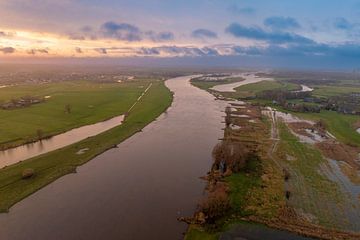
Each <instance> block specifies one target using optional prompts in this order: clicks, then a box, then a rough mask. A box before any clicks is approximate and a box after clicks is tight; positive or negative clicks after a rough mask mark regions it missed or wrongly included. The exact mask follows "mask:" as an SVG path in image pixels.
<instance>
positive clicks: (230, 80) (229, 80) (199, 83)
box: [190, 77, 243, 90]
mask: <svg viewBox="0 0 360 240" xmlns="http://www.w3.org/2000/svg"><path fill="white" fill-rule="evenodd" d="M242 80H243V78H241V77H237V78H226V79H223V80H217V81H203V80H198V79H192V80H191V81H190V82H191V84H192V85H194V86H195V87H198V88H200V89H203V90H209V89H210V88H212V87H214V86H216V85H220V84H229V83H235V82H240V81H242Z"/></svg>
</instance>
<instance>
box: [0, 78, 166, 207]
mask: <svg viewBox="0 0 360 240" xmlns="http://www.w3.org/2000/svg"><path fill="white" fill-rule="evenodd" d="M129 91H130V90H129ZM137 91H138V90H137V89H136V90H132V91H130V92H131V93H132V94H134V95H135V92H137ZM132 94H130V95H132ZM135 98H136V97H135ZM171 102H172V94H171V92H170V91H169V89H167V88H166V87H165V85H164V83H163V82H154V83H153V85H152V87H151V88H150V89H149V91H148V92H147V94H146V95H145V96H144V97H143V98H142V99H141V100H140V102H139V103H138V104H137V105H136V106H135V107H134V108H133V109H132V111H131V113H130V115H129V116H128V117H127V118H126V120H125V121H124V123H123V124H122V125H120V126H118V127H115V128H113V129H111V130H109V131H106V132H104V133H101V134H99V135H97V136H94V137H91V138H87V139H85V140H83V141H81V142H78V143H75V144H72V145H70V146H67V147H65V148H62V149H59V150H56V151H53V152H50V153H47V154H44V155H41V156H38V157H35V158H32V159H29V160H26V161H23V162H20V163H17V164H15V165H11V166H9V167H6V168H3V169H0V211H1V212H4V211H8V210H9V208H10V207H11V206H12V205H14V204H15V203H16V202H18V201H20V200H21V199H23V198H25V197H27V196H28V195H30V194H32V193H34V192H35V191H37V190H39V189H40V188H42V187H44V186H46V185H47V184H49V183H51V182H53V181H55V180H56V179H58V178H59V177H61V176H63V175H66V174H69V173H72V172H74V171H75V170H76V167H77V166H79V165H82V164H84V163H86V162H87V161H89V160H91V159H92V158H94V157H95V156H97V155H99V154H100V153H102V152H104V151H106V150H107V149H109V148H111V147H113V146H114V145H116V144H118V143H120V142H122V141H123V140H125V139H126V138H128V137H130V136H131V135H133V134H135V133H136V132H138V131H140V130H141V129H142V128H144V127H145V126H146V125H147V124H148V123H150V122H151V121H153V120H154V119H155V118H156V117H158V116H159V115H160V114H161V113H162V112H164V111H165V110H166V109H167V108H168V107H169V106H170V104H171ZM115 104H116V103H115ZM118 104H119V105H122V103H121V102H119V103H118ZM129 104H130V103H129ZM124 106H125V104H124ZM83 148H89V150H88V151H87V152H85V153H84V154H82V155H77V154H76V152H77V151H78V150H79V149H83ZM27 168H32V169H34V170H35V176H34V177H33V178H30V179H27V180H23V179H22V178H21V173H22V171H23V170H24V169H27Z"/></svg>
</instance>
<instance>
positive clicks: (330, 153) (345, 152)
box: [316, 141, 360, 170]
mask: <svg viewBox="0 0 360 240" xmlns="http://www.w3.org/2000/svg"><path fill="white" fill-rule="evenodd" d="M316 146H317V147H318V148H319V149H320V151H321V152H322V154H323V155H324V156H326V157H328V158H331V159H334V160H338V161H344V162H346V163H348V164H349V165H350V166H352V167H354V168H355V169H358V170H360V165H359V161H357V159H358V158H359V153H360V148H359V147H356V146H349V145H346V144H344V143H339V142H335V141H325V142H320V143H317V144H316Z"/></svg>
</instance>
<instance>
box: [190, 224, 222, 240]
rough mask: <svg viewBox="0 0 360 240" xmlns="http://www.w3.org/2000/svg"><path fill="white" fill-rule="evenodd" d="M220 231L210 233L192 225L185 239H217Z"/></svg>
mask: <svg viewBox="0 0 360 240" xmlns="http://www.w3.org/2000/svg"><path fill="white" fill-rule="evenodd" d="M217 239H219V233H209V232H206V231H204V230H202V229H199V228H197V227H196V226H190V227H189V229H188V231H187V232H186V236H185V240H217Z"/></svg>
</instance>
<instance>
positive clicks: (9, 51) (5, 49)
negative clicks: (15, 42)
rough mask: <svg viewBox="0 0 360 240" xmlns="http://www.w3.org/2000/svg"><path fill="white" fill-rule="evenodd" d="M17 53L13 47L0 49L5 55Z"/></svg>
mask: <svg viewBox="0 0 360 240" xmlns="http://www.w3.org/2000/svg"><path fill="white" fill-rule="evenodd" d="M15 51H16V49H15V48H13V47H3V48H0V52H2V53H3V54H11V53H14V52H15Z"/></svg>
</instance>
